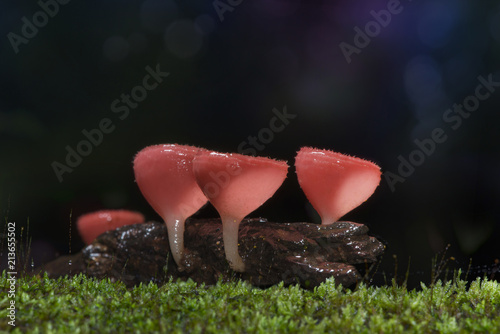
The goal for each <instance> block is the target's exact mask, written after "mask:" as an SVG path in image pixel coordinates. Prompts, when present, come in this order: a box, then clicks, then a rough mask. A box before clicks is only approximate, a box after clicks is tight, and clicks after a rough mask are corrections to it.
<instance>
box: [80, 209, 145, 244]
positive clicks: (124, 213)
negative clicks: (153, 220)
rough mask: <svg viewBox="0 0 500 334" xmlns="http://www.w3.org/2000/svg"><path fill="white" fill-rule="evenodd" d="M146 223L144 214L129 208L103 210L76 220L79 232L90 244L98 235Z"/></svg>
mask: <svg viewBox="0 0 500 334" xmlns="http://www.w3.org/2000/svg"><path fill="white" fill-rule="evenodd" d="M139 223H144V216H143V215H142V214H140V213H139V212H135V211H128V210H101V211H96V212H91V213H87V214H84V215H82V216H80V217H79V218H78V220H77V221H76V226H77V228H78V232H79V233H80V236H81V237H82V239H83V241H84V242H85V243H86V244H87V245H89V244H91V243H92V242H93V241H94V240H95V238H97V236H98V235H101V234H103V233H104V232H106V231H111V230H114V229H117V228H118V227H122V226H125V225H132V224H139Z"/></svg>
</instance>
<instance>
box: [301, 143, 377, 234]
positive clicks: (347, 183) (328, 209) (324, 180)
mask: <svg viewBox="0 0 500 334" xmlns="http://www.w3.org/2000/svg"><path fill="white" fill-rule="evenodd" d="M295 168H296V171H297V178H298V180H299V184H300V187H301V188H302V190H303V191H304V193H305V195H306V197H307V198H308V199H309V201H310V202H311V204H312V206H313V207H314V208H315V209H316V211H318V213H319V215H320V216H321V223H322V224H324V225H326V224H331V223H334V222H336V221H338V220H339V218H340V217H342V216H343V215H345V214H346V213H348V212H349V211H351V210H353V209H354V208H356V207H358V206H359V205H360V204H361V203H363V202H364V201H366V200H367V199H368V198H369V197H370V196H371V195H372V194H373V192H374V191H375V189H376V188H377V186H378V184H379V183H380V175H381V172H380V167H379V166H377V165H376V164H374V163H373V162H370V161H367V160H364V159H360V158H356V157H351V156H348V155H345V154H341V153H337V152H333V151H329V150H320V149H315V148H312V147H302V148H301V149H300V151H299V152H298V153H297V156H296V157H295Z"/></svg>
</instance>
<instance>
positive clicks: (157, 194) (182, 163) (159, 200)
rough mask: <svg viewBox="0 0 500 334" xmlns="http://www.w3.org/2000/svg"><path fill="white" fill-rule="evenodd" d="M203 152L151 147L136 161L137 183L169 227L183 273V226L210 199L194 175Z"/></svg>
mask: <svg viewBox="0 0 500 334" xmlns="http://www.w3.org/2000/svg"><path fill="white" fill-rule="evenodd" d="M200 150H203V149H200V148H198V147H194V146H188V145H178V144H164V145H153V146H148V147H146V148H144V149H143V150H141V151H140V152H139V153H137V155H136V156H135V159H134V174H135V180H136V182H137V185H138V186H139V189H140V190H141V192H142V194H143V195H144V197H145V198H146V200H147V201H148V203H149V204H150V205H151V206H152V207H153V209H154V210H155V211H156V212H157V213H158V214H159V215H160V216H161V217H162V218H163V220H164V221H165V224H166V225H167V231H168V238H169V244H170V250H171V252H172V256H173V258H174V260H175V262H176V263H177V265H178V266H179V268H180V269H181V270H182V269H183V264H182V259H183V256H184V223H185V220H186V218H188V217H189V216H191V215H193V214H194V213H195V212H196V211H198V210H199V209H200V208H201V207H202V206H203V205H205V203H206V202H207V198H206V197H205V195H204V194H203V192H202V191H201V189H200V188H199V187H198V184H197V183H196V180H195V178H194V175H193V170H192V161H193V158H194V157H195V155H196V154H197V153H198V152H199V151H200Z"/></svg>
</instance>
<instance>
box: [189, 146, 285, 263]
mask: <svg viewBox="0 0 500 334" xmlns="http://www.w3.org/2000/svg"><path fill="white" fill-rule="evenodd" d="M193 171H194V174H195V176H196V181H197V182H198V185H199V186H200V188H201V189H202V190H203V192H204V193H205V195H206V196H207V197H208V199H209V201H210V202H211V203H212V204H213V206H214V207H215V208H216V209H217V211H218V212H219V214H220V216H221V220H222V235H223V241H224V251H225V253H226V259H227V260H228V262H229V265H230V266H231V268H232V269H233V270H235V271H239V272H243V271H245V265H244V263H243V260H242V259H241V257H240V255H239V253H238V228H239V225H240V222H241V221H242V220H243V218H245V216H247V215H248V214H249V213H251V212H252V211H254V210H256V209H257V208H258V207H259V206H261V205H262V204H263V203H264V202H265V201H267V200H268V199H269V198H270V197H271V196H272V195H273V194H274V193H275V192H276V190H277V189H278V188H279V187H280V185H281V184H282V183H283V181H284V180H285V178H286V174H287V171H288V164H287V163H286V162H285V161H277V160H273V159H269V158H264V157H250V156H245V155H241V154H224V153H218V152H209V151H201V152H200V153H198V155H197V156H196V157H195V158H194V160H193Z"/></svg>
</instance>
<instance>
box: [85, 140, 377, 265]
mask: <svg viewBox="0 0 500 334" xmlns="http://www.w3.org/2000/svg"><path fill="white" fill-rule="evenodd" d="M288 167H289V166H288V164H287V162H286V161H280V160H274V159H271V158H266V157H254V156H246V155H242V154H237V153H220V152H215V151H210V150H207V149H204V148H198V147H194V146H188V145H178V144H164V145H153V146H149V147H146V148H144V149H143V150H141V151H140V152H138V153H137V155H136V156H135V158H134V173H135V179H136V182H137V185H138V186H139V189H140V191H141V192H142V194H143V195H144V197H145V198H146V200H147V201H148V202H149V204H150V205H151V206H152V207H153V209H154V210H155V211H156V212H157V213H158V214H159V215H160V216H161V217H162V218H163V220H164V222H165V224H166V227H167V233H168V239H169V245H170V250H171V254H172V257H173V259H174V261H175V262H176V264H177V266H178V269H179V270H180V271H182V270H183V269H184V268H185V266H186V263H185V258H184V224H185V221H186V219H187V218H188V217H190V216H191V215H193V214H194V213H195V212H197V211H198V210H199V209H200V208H201V207H203V206H204V205H205V204H206V203H207V202H210V203H211V204H212V205H213V206H214V207H215V209H216V210H217V212H218V213H219V215H220V218H221V220H222V235H223V238H222V239H223V244H224V252H225V255H226V259H227V261H228V263H229V265H230V267H231V268H232V269H233V270H234V271H237V272H244V271H245V264H244V261H243V259H242V258H241V257H240V255H239V253H238V228H239V225H240V222H241V221H242V220H243V219H244V218H245V217H246V216H248V215H249V214H250V213H251V212H253V211H255V210H256V209H257V208H259V207H260V206H261V205H262V204H263V203H264V202H266V201H267V200H268V199H269V198H270V197H272V196H273V195H274V193H275V192H276V191H277V189H278V188H279V187H280V186H281V184H282V183H283V182H284V180H285V179H286V176H287V173H288ZM295 169H296V173H297V178H298V181H299V184H300V187H301V188H302V190H303V191H304V193H305V195H306V197H307V198H308V200H309V201H310V203H311V204H312V206H313V207H314V208H315V209H316V211H318V213H319V215H320V216H321V220H322V224H324V225H328V224H332V223H334V222H336V221H338V220H339V219H340V218H341V217H342V216H344V215H345V214H346V213H348V212H349V211H351V210H353V209H354V208H356V207H357V206H359V205H360V204H362V203H363V202H364V201H366V200H367V199H368V198H369V197H370V196H371V195H372V194H373V192H374V191H375V189H376V188H377V186H378V184H379V182H380V177H381V172H380V168H379V167H378V166H377V165H376V164H374V163H372V162H369V161H367V160H364V159H360V158H355V157H351V156H348V155H344V154H341V153H336V152H333V151H330V150H323V149H316V148H312V147H303V148H301V149H300V150H299V152H298V153H297V155H296V157H295ZM107 213H108V216H107V217H108V218H107V219H108V220H111V221H113V215H114V216H116V217H119V218H114V221H115V222H120V223H121V224H123V225H126V224H133V223H139V222H143V221H144V218H143V217H142V218H141V217H137V216H136V215H137V213H132V212H131V213H130V214H129V215H128V216H127V214H126V211H124V210H119V211H116V212H115V211H107ZM100 215H101V216H102V215H104V213H103V211H101V212H100ZM134 215H135V216H134ZM89 217H90V218H92V216H88V215H87V217H86V216H85V215H84V216H82V217H81V218H80V219H79V221H78V227H79V230H80V233H81V234H82V236H84V240H85V242H87V243H90V242H92V240H93V238H95V236H97V235H98V234H100V233H102V232H104V230H105V228H104V227H103V226H104V225H105V224H102V223H99V222H94V223H92V224H91V223H89V221H92V219H90V218H89ZM108 225H109V224H108ZM95 226H99V228H98V229H97V230H96V227H95ZM91 227H92V228H91ZM116 227H118V226H116V224H114V225H110V226H107V228H108V229H111V228H116ZM88 230H92V233H90V232H88Z"/></svg>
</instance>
